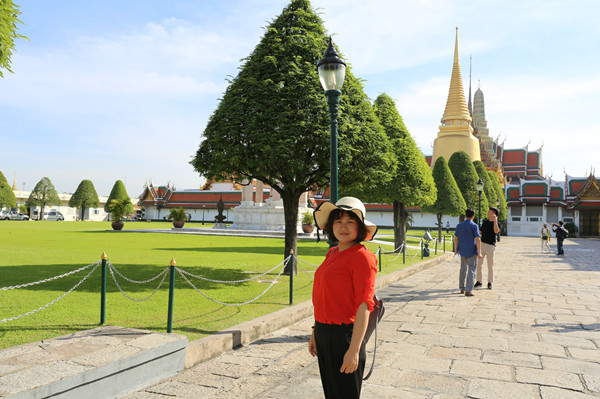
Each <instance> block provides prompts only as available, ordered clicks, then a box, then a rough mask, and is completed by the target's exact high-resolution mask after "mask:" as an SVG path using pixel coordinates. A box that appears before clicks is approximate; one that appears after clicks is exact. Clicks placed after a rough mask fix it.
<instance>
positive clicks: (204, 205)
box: [202, 202, 206, 226]
mask: <svg viewBox="0 0 600 399" xmlns="http://www.w3.org/2000/svg"><path fill="white" fill-rule="evenodd" d="M205 207H206V203H205V202H203V203H202V226H204V208H205Z"/></svg>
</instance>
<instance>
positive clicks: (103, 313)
mask: <svg viewBox="0 0 600 399" xmlns="http://www.w3.org/2000/svg"><path fill="white" fill-rule="evenodd" d="M107 258H108V257H107V256H106V252H102V256H101V259H102V277H101V285H102V286H101V289H100V324H104V322H105V321H106V259H107Z"/></svg>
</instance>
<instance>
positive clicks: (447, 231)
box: [446, 220, 450, 234]
mask: <svg viewBox="0 0 600 399" xmlns="http://www.w3.org/2000/svg"><path fill="white" fill-rule="evenodd" d="M448 233H450V221H449V220H447V221H446V234H448Z"/></svg>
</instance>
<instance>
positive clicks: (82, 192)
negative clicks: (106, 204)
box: [69, 180, 100, 221]
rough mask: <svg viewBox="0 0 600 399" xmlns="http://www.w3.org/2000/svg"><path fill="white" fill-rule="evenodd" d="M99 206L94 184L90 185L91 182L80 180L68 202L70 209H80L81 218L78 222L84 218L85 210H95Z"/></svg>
mask: <svg viewBox="0 0 600 399" xmlns="http://www.w3.org/2000/svg"><path fill="white" fill-rule="evenodd" d="M99 204H100V200H99V199H98V193H96V189H95V188H94V183H92V181H91V180H82V181H81V183H79V186H78V187H77V190H75V192H74V193H73V195H72V196H71V199H70V200H69V206H70V207H72V208H80V210H81V217H80V219H79V220H81V221H83V219H84V217H85V210H86V208H95V207H97V206H98V205H99Z"/></svg>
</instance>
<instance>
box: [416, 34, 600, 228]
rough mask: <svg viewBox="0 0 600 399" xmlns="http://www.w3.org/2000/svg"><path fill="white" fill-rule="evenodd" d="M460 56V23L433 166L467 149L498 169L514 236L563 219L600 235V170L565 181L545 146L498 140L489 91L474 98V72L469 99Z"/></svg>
mask: <svg viewBox="0 0 600 399" xmlns="http://www.w3.org/2000/svg"><path fill="white" fill-rule="evenodd" d="M458 61H459V56H458V28H457V36H456V42H455V47H454V64H453V67H452V76H451V79H450V90H449V93H448V100H447V103H446V109H445V111H444V116H443V117H442V124H441V126H440V130H439V132H438V136H437V139H436V140H435V142H434V145H433V156H426V159H427V161H428V162H429V164H430V166H431V167H433V165H434V163H435V160H436V158H437V157H439V156H444V157H445V158H446V160H448V159H449V158H450V156H451V155H452V154H453V153H454V152H456V151H458V150H462V151H465V152H467V153H468V154H469V155H471V159H473V160H481V161H482V162H483V164H484V165H485V166H486V168H487V169H488V170H491V171H494V172H495V173H496V174H497V175H498V177H499V178H500V182H501V183H502V184H503V186H504V191H505V195H506V201H507V204H508V212H507V213H508V220H507V229H508V235H525V236H537V235H539V232H540V229H541V226H542V224H543V223H552V222H554V223H556V222H558V221H559V220H563V221H564V222H565V223H573V224H574V225H575V226H576V229H577V231H578V234H579V235H581V236H600V184H599V180H598V177H596V176H594V172H593V171H590V173H589V175H588V176H587V177H585V176H584V177H573V176H570V175H568V174H566V172H565V180H564V181H559V180H556V179H552V178H547V177H544V171H543V166H542V147H543V145H542V146H540V147H539V148H537V149H530V148H529V143H528V144H527V145H525V147H523V148H517V149H507V148H505V147H504V141H503V142H502V143H500V141H499V136H498V137H497V138H496V139H492V137H491V136H490V132H489V128H488V126H487V120H486V117H485V101H484V96H483V92H482V91H481V88H480V87H478V89H477V91H476V92H475V95H474V96H473V101H471V74H470V73H469V98H468V103H467V101H466V99H465V96H464V90H463V87H462V77H461V72H460V66H459V64H458ZM467 125H468V126H467ZM474 142H476V143H477V146H475V145H474V144H473V143H474Z"/></svg>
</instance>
